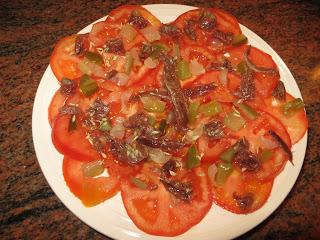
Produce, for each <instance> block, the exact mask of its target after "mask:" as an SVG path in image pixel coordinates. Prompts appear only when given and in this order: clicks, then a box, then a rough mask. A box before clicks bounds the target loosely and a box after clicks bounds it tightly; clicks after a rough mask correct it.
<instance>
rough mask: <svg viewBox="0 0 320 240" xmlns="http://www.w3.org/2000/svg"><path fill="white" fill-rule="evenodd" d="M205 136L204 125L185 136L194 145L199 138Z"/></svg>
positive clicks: (189, 131)
mask: <svg viewBox="0 0 320 240" xmlns="http://www.w3.org/2000/svg"><path fill="white" fill-rule="evenodd" d="M202 134H203V125H202V124H200V125H199V126H198V127H196V128H195V129H193V130H188V132H187V134H186V135H185V139H186V140H187V141H188V142H190V143H193V142H195V141H196V140H197V139H198V138H199V137H201V136H202Z"/></svg>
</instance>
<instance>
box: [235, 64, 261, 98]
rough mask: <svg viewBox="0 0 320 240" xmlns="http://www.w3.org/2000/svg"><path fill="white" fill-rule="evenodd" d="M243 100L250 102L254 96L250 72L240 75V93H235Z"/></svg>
mask: <svg viewBox="0 0 320 240" xmlns="http://www.w3.org/2000/svg"><path fill="white" fill-rule="evenodd" d="M236 95H238V96H239V97H240V98H241V99H243V100H252V99H254V98H255V96H256V86H255V84H254V80H253V73H252V71H250V70H249V71H247V72H246V73H245V74H243V75H241V82H240V92H239V93H236Z"/></svg>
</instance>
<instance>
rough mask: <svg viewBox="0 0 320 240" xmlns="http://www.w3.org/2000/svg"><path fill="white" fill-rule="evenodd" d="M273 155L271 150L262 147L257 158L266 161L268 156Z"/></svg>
mask: <svg viewBox="0 0 320 240" xmlns="http://www.w3.org/2000/svg"><path fill="white" fill-rule="evenodd" d="M272 156H273V152H272V151H271V150H269V149H263V150H262V152H261V153H260V156H259V160H260V161H261V162H266V161H268V160H269V159H270V158H272Z"/></svg>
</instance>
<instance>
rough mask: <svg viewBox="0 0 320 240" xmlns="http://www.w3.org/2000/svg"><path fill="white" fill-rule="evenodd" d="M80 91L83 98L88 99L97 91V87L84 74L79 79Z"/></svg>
mask: <svg viewBox="0 0 320 240" xmlns="http://www.w3.org/2000/svg"><path fill="white" fill-rule="evenodd" d="M80 89H81V92H82V93H83V94H84V95H85V96H87V97H90V96H91V95H92V94H94V93H95V92H96V91H97V90H98V89H99V87H98V84H97V83H96V82H95V81H94V80H93V79H91V77H90V76H89V75H87V74H84V75H82V77H81V79H80Z"/></svg>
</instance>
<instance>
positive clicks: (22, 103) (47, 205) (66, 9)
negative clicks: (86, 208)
mask: <svg viewBox="0 0 320 240" xmlns="http://www.w3.org/2000/svg"><path fill="white" fill-rule="evenodd" d="M126 2H127V1H114V2H112V1H82V0H77V1H67V0H64V1H63V0H59V1H33V0H28V1H16V0H12V1H1V2H0V89H1V92H0V180H1V181H0V183H1V187H0V238H1V239H108V238H107V237H104V236H103V235H101V234H99V233H98V232H96V231H95V230H93V229H92V228H90V227H88V226H87V225H86V224H84V223H83V222H81V221H80V220H79V219H78V218H77V217H76V216H75V215H73V214H72V213H71V212H70V211H69V210H68V209H67V208H66V207H65V206H64V205H63V204H62V203H61V202H60V200H59V199H58V198H57V197H56V195H55V194H54V193H53V192H52V190H51V188H50V187H49V185H48V184H47V182H46V180H45V178H44V175H43V174H42V172H41V170H40V167H39V164H38V162H37V158H36V155H35V150H34V147H33V141H32V134H31V114H32V106H33V102H34V97H35V94H36V90H37V87H38V84H39V82H40V79H41V77H42V75H43V73H44V71H45V69H46V67H47V66H48V64H49V57H50V54H51V52H52V49H53V46H54V44H55V42H56V41H57V40H58V39H59V38H61V37H62V36H65V35H69V34H72V33H76V32H78V31H79V30H80V29H82V28H83V27H84V26H86V25H88V24H89V23H91V22H93V21H95V20H97V19H99V18H101V17H103V16H104V15H106V14H107V13H108V12H109V11H110V10H111V9H112V8H115V7H117V6H119V5H121V4H124V3H126ZM151 2H152V1H129V3H131V4H134V3H136V4H148V3H151ZM161 2H162V3H180V4H188V5H194V6H206V7H209V6H216V7H220V8H223V9H225V10H227V11H228V12H230V13H232V14H234V15H235V16H236V17H237V18H238V19H239V21H240V23H242V24H243V25H245V26H247V27H248V28H250V29H251V30H253V31H254V32H256V33H257V34H258V35H260V36H261V37H262V38H263V39H264V40H266V42H268V43H269V44H270V45H271V46H272V47H273V49H274V50H275V51H276V52H277V53H278V54H279V55H280V56H281V58H282V59H283V60H284V62H285V63H286V64H287V66H288V67H289V69H290V70H291V72H292V74H293V76H294V77H295V79H296V81H297V83H298V85H299V87H300V90H301V92H302V95H303V98H304V101H305V105H306V110H307V115H308V119H309V136H308V148H307V152H306V157H305V162H304V165H303V168H302V171H301V174H300V176H299V178H298V180H297V182H296V184H295V186H294V187H293V189H292V190H291V192H290V194H289V195H288V197H287V198H286V200H285V201H284V202H283V203H282V204H281V206H280V207H279V208H278V209H277V210H276V211H275V212H274V213H273V214H272V215H271V216H270V217H269V218H267V219H266V220H265V221H264V222H262V223H261V224H260V225H258V226H257V227H256V228H254V229H253V230H251V231H249V232H248V233H246V234H245V235H243V236H241V237H240V239H320V207H319V205H320V181H319V179H320V178H319V175H320V165H319V160H320V156H319V149H320V114H319V112H320V97H319V94H320V14H319V12H320V8H319V4H317V3H316V2H317V1H308V2H307V1H272V0H270V1H266V0H265V1H254V0H248V1H205V0H193V1H182V0H181V1H161ZM212 239H214V236H213V237H212Z"/></svg>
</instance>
